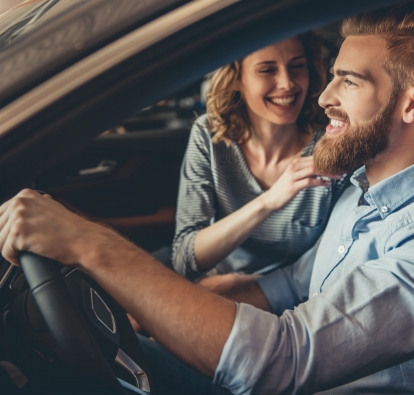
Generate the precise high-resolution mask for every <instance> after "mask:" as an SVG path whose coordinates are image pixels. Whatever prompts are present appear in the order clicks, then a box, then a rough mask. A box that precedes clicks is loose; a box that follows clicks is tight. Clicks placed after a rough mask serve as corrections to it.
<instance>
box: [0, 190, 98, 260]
mask: <svg viewBox="0 0 414 395" xmlns="http://www.w3.org/2000/svg"><path fill="white" fill-rule="evenodd" d="M97 227H98V228H100V227H99V226H98V225H96V224H93V223H91V222H89V221H87V220H85V219H83V218H80V217H79V216H77V215H76V214H73V213H71V212H70V211H68V210H66V209H65V208H64V207H63V206H62V205H61V204H59V203H57V202H56V201H54V200H52V199H47V198H45V197H44V196H42V195H40V194H38V193H37V192H34V191H32V190H30V189H24V190H22V191H21V192H20V193H18V194H17V195H16V196H15V197H14V198H12V199H10V200H9V201H7V202H6V203H4V204H3V205H1V206H0V250H1V253H2V255H3V257H4V258H5V259H7V260H8V261H9V262H11V263H13V264H14V265H18V264H19V263H18V259H17V254H18V251H23V250H28V251H31V252H33V253H35V254H39V255H42V256H45V257H48V258H52V259H55V260H57V261H59V262H61V263H63V264H66V265H77V264H78V263H79V262H80V255H81V253H80V252H81V251H82V252H83V253H84V252H85V249H84V248H82V246H81V244H85V243H88V240H90V239H91V238H92V237H94V236H96V234H97V231H96V228H97Z"/></svg>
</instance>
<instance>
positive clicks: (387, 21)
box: [341, 1, 414, 94]
mask: <svg viewBox="0 0 414 395" xmlns="http://www.w3.org/2000/svg"><path fill="white" fill-rule="evenodd" d="M341 33H342V36H343V37H345V38H346V37H348V36H362V35H380V36H382V37H384V39H385V41H386V45H387V50H388V57H387V59H386V60H385V61H384V64H383V66H384V69H385V71H386V72H387V73H388V75H389V76H390V78H391V81H392V83H393V85H394V86H393V93H394V94H399V93H401V92H402V91H404V90H405V89H407V88H408V87H409V86H414V2H413V1H408V2H404V3H402V4H400V5H398V6H392V7H387V8H383V9H379V10H376V11H371V12H366V13H364V14H360V15H356V16H353V17H350V18H347V19H345V20H344V21H343V23H342V29H341Z"/></svg>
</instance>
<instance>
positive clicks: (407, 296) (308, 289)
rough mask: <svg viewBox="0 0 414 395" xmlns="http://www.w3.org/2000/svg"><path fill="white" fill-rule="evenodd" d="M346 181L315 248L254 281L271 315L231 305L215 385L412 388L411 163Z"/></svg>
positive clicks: (239, 388)
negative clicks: (377, 176) (372, 177)
mask: <svg viewBox="0 0 414 395" xmlns="http://www.w3.org/2000/svg"><path fill="white" fill-rule="evenodd" d="M351 182H352V184H353V185H351V186H350V187H349V188H348V189H347V190H346V191H345V192H344V194H343V195H342V197H341V198H340V200H339V201H338V203H337V204H336V206H335V208H334V210H333V212H332V215H331V217H330V219H329V222H328V225H327V228H326V230H325V232H324V234H323V235H322V237H321V239H320V240H319V242H318V243H317V244H316V246H315V247H314V248H312V249H311V250H309V251H308V252H307V253H305V254H304V255H303V256H302V257H301V258H300V259H299V260H298V261H297V262H296V263H295V264H294V265H292V266H289V267H286V268H284V269H279V270H277V271H275V272H273V273H272V274H270V275H267V276H265V277H262V278H261V279H260V280H259V281H258V283H259V285H260V287H261V289H262V290H263V292H264V294H265V296H266V298H267V299H268V301H269V303H270V305H271V307H272V309H273V312H274V314H270V313H266V312H263V311H261V310H258V309H256V308H254V307H252V306H249V305H246V304H239V305H238V306H237V314H236V319H235V322H234V325H233V329H232V331H231V333H230V336H229V338H228V340H227V342H226V344H225V346H224V349H223V352H222V355H221V358H220V362H219V365H218V367H217V370H216V373H215V377H214V381H215V382H216V383H217V384H219V385H222V386H224V387H226V388H228V389H229V390H230V391H231V392H233V393H234V394H250V393H258V394H272V395H273V394H312V393H315V392H321V391H324V390H328V391H326V394H335V395H336V394H351V393H352V394H367V393H371V394H373V393H374V394H375V393H387V394H396V393H398V394H413V393H414V360H413V359H412V358H414V205H413V203H414V166H411V167H409V168H407V169H405V170H403V171H401V172H399V173H397V174H395V175H394V176H392V177H389V178H387V179H386V180H383V181H381V182H380V183H378V184H376V185H374V186H372V187H370V188H369V189H368V190H367V188H368V181H367V178H366V174H365V168H364V167H363V168H361V169H359V170H357V171H356V172H355V173H354V175H353V176H352V178H351ZM364 191H367V192H366V193H365V194H364V199H363V202H362V205H358V202H359V201H360V199H361V196H362V194H363V193H364ZM333 387H337V388H335V389H330V388H333Z"/></svg>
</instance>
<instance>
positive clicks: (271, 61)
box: [257, 55, 306, 64]
mask: <svg viewBox="0 0 414 395" xmlns="http://www.w3.org/2000/svg"><path fill="white" fill-rule="evenodd" d="M304 58H305V59H306V56H305V55H299V56H295V57H293V58H292V59H290V61H289V62H294V61H295V60H299V59H304ZM276 63H277V62H276V61H275V60H264V61H263V62H258V63H257V64H276Z"/></svg>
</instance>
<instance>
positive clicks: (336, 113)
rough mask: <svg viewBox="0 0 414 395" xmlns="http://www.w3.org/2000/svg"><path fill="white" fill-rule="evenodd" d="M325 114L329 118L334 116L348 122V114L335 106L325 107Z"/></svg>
mask: <svg viewBox="0 0 414 395" xmlns="http://www.w3.org/2000/svg"><path fill="white" fill-rule="evenodd" d="M325 114H326V115H327V116H328V117H329V118H335V119H338V120H339V121H342V122H346V123H348V122H349V118H348V114H347V113H346V112H344V111H341V110H338V109H337V108H327V109H326V110H325Z"/></svg>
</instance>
